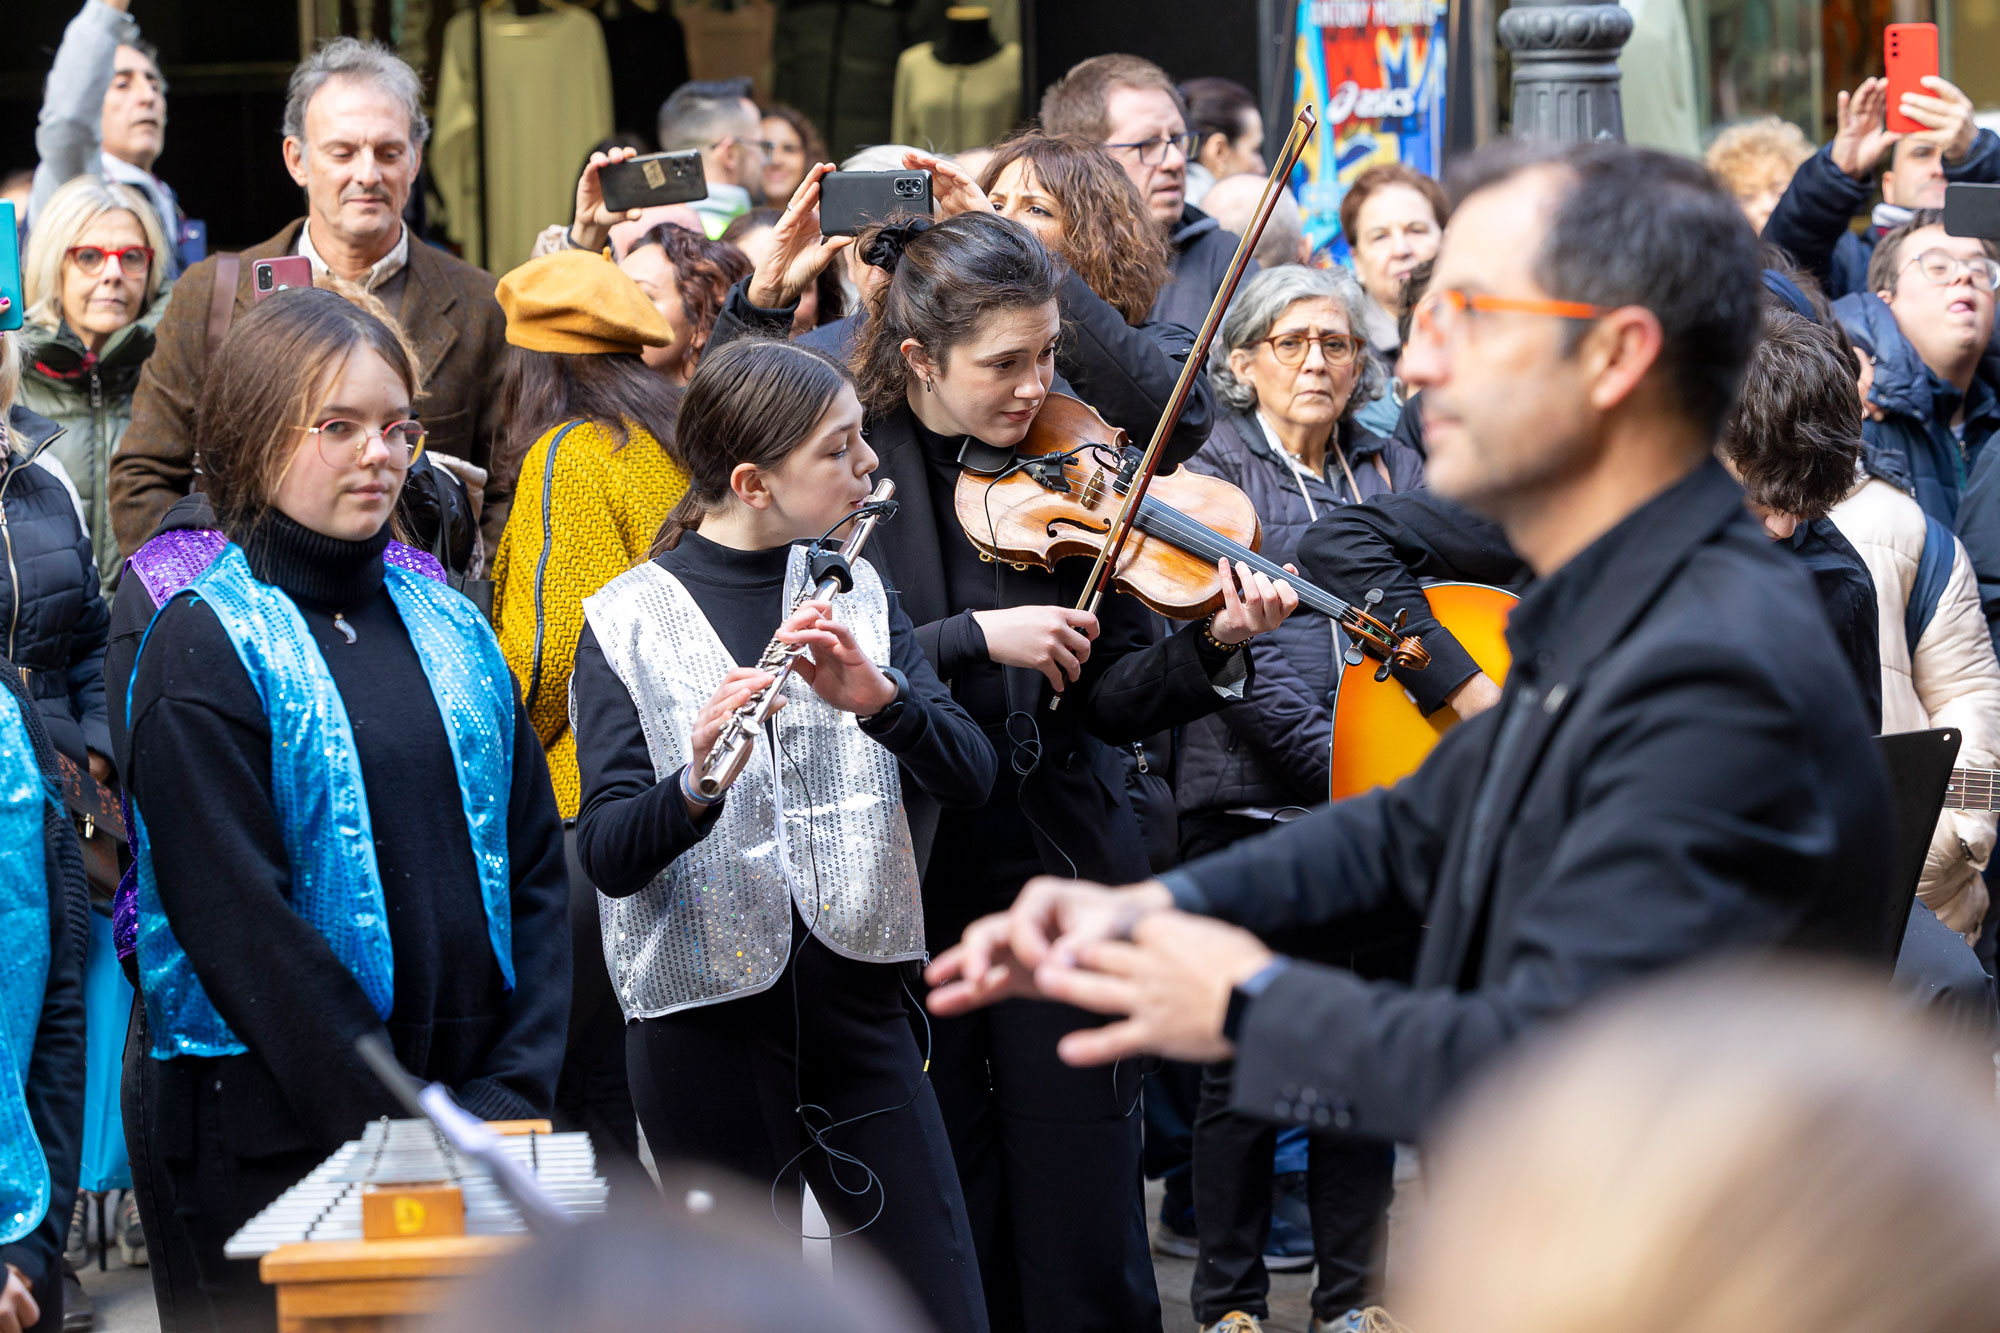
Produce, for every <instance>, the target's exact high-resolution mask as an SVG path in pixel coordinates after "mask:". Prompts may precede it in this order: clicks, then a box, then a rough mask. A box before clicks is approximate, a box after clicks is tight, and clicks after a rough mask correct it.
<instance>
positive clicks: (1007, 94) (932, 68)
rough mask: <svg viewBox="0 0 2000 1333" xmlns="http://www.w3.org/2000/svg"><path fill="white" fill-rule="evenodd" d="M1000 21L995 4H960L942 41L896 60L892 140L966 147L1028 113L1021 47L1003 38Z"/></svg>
mask: <svg viewBox="0 0 2000 1333" xmlns="http://www.w3.org/2000/svg"><path fill="white" fill-rule="evenodd" d="M993 27H994V25H993V11H992V10H991V9H989V8H988V7H987V6H985V5H954V6H952V7H951V8H950V9H947V10H946V11H945V27H944V31H943V32H942V33H940V34H939V36H938V39H937V40H936V41H935V42H925V43H923V44H922V45H920V46H913V47H911V48H910V49H909V50H907V51H905V52H903V54H902V56H901V58H900V59H898V60H897V62H896V91H895V107H894V116H893V119H892V123H891V126H890V138H891V139H893V140H894V141H895V142H897V143H911V144H920V145H922V146H924V147H926V148H929V149H931V150H932V151H934V152H939V153H958V152H963V151H964V150H965V149H968V148H976V147H979V146H981V145H983V144H990V143H992V142H994V141H995V140H997V139H1000V138H1002V137H1004V136H1005V135H1006V134H1007V132H1008V131H1009V130H1011V129H1013V128H1014V125H1015V122H1016V120H1017V119H1018V118H1019V116H1020V113H1021V46H1020V43H1018V42H1006V43H1004V44H1003V43H1002V42H1001V41H1000V39H999V37H998V36H996V35H995V33H994V30H993Z"/></svg>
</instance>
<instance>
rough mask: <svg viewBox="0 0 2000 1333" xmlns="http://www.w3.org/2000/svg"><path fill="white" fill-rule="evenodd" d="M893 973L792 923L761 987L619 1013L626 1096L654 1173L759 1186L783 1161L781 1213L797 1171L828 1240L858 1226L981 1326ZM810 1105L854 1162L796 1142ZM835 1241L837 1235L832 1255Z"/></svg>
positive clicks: (930, 1306) (954, 1193) (932, 1296)
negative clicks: (627, 1017)
mask: <svg viewBox="0 0 2000 1333" xmlns="http://www.w3.org/2000/svg"><path fill="white" fill-rule="evenodd" d="M794 926H795V932H796V931H797V930H802V929H803V927H801V926H799V925H798V923H797V922H796V919H795V921H794ZM903 973H904V968H903V967H902V966H900V965H891V964H883V963H869V962H860V961H857V960H855V959H851V958H844V957H842V956H841V955H839V954H837V953H835V952H834V951H833V950H831V949H829V948H827V947H826V946H825V945H823V944H821V943H820V942H819V941H818V940H817V939H813V938H808V939H806V941H805V943H804V944H803V946H800V945H798V944H797V941H796V934H795V942H794V958H793V961H792V963H791V965H790V966H788V967H787V968H786V969H785V973H784V975H783V976H781V977H780V978H779V979H778V981H777V983H776V984H775V985H773V986H771V987H770V988H769V989H767V990H764V991H761V992H759V993H758V994H755V995H747V996H743V997H742V998H740V999H733V1000H726V1001H723V1002H722V1003H720V1004H712V1005H704V1006H702V1007H701V1008H698V1009H688V1010H683V1011H681V1012H680V1013H676V1014H668V1015H666V1016H665V1017H662V1018H647V1019H640V1020H639V1021H637V1022H635V1023H632V1024H629V1025H628V1026H627V1029H626V1050H627V1055H628V1060H627V1070H628V1072H629V1074H630V1077H631V1084H632V1097H633V1101H634V1102H635V1103H636V1105H637V1108H638V1113H639V1123H640V1125H642V1126H643V1127H644V1128H645V1131H646V1142H647V1143H648V1145H650V1147H651V1148H652V1151H653V1156H654V1158H655V1160H657V1161H658V1162H659V1163H660V1166H661V1170H662V1172H663V1173H664V1172H667V1171H671V1170H672V1169H673V1163H674V1159H677V1158H678V1159H691V1160H693V1161H695V1162H707V1163H713V1164H715V1165H719V1166H722V1167H725V1168H727V1169H728V1170H730V1171H732V1172H735V1173H736V1174H737V1175H740V1176H743V1177H744V1178H746V1179H747V1180H749V1181H750V1182H751V1183H752V1184H753V1185H758V1186H764V1187H769V1186H770V1185H771V1183H772V1182H773V1181H774V1180H779V1177H780V1173H781V1172H783V1173H784V1175H783V1179H782V1180H781V1181H780V1186H781V1188H780V1190H779V1195H780V1199H781V1202H780V1203H779V1205H778V1211H779V1216H780V1217H781V1218H782V1219H784V1222H785V1224H786V1225H788V1226H789V1225H795V1224H796V1220H797V1218H798V1216H799V1206H800V1195H799V1191H798V1180H799V1176H800V1173H801V1172H803V1174H804V1177H805V1179H806V1180H807V1181H809V1182H810V1183H811V1185H812V1190H813V1195H814V1197H815V1198H817V1199H818V1200H819V1202H820V1206H821V1208H822V1210H823V1211H824V1212H825V1214H826V1216H827V1219H828V1221H829V1222H830V1223H831V1224H832V1227H833V1234H834V1235H835V1236H836V1237H839V1236H840V1235H841V1234H842V1233H843V1232H846V1231H850V1230H852V1229H854V1228H856V1227H864V1226H865V1230H862V1231H861V1232H860V1233H859V1236H858V1239H859V1240H861V1241H863V1242H866V1243H867V1244H868V1245H870V1246H871V1247H872V1248H873V1249H874V1250H875V1251H876V1252H877V1253H878V1254H879V1255H880V1256H881V1258H882V1259H883V1260H885V1261H886V1262H887V1263H888V1264H889V1265H890V1266H891V1267H892V1268H893V1269H894V1270H895V1271H896V1272H897V1273H898V1274H899V1275H900V1276H901V1277H902V1279H903V1280H904V1281H905V1282H906V1283H908V1284H909V1286H910V1288H911V1290H912V1291H913V1292H914V1293H915V1295H916V1297H917V1299H918V1301H919V1302H920V1303H921V1304H922V1306H923V1308H924V1309H925V1311H926V1312H928V1314H929V1315H930V1317H931V1319H932V1320H933V1321H934V1322H935V1323H936V1324H937V1326H938V1328H939V1329H940V1330H953V1331H954V1333H955V1331H956V1330H961V1329H964V1330H973V1331H974V1333H983V1330H985V1328H986V1306H985V1300H984V1297H983V1296H982V1295H981V1292H980V1286H979V1268H978V1265H977V1262H976V1261H975V1258H974V1254H973V1242H972V1231H971V1227H970V1225H969V1223H968V1221H967V1218H966V1210H965V1200H964V1197H963V1196H962V1195H961V1194H960V1193H959V1187H958V1178H957V1175H956V1174H955V1172H954V1171H953V1168H952V1161H951V1147H950V1143H949V1140H948V1139H947V1137H946V1135H945V1129H944V1123H943V1121H942V1120H941V1119H940V1118H939V1114H938V1102H937V1097H936V1095H935V1093H934V1092H933V1091H932V1088H931V1085H930V1083H929V1082H928V1081H927V1080H926V1079H925V1077H924V1072H923V1053H922V1052H921V1051H920V1050H919V1049H918V1046H917V1040H916V1037H915V1036H914V1035H913V1033H912V1031H911V1027H910V1017H909V1013H908V1010H907V1008H906V1006H905V1004H904V999H903ZM801 1106H804V1107H805V1108H806V1110H805V1111H804V1112H803V1113H802V1112H801V1111H800V1110H799V1108H800V1107H801ZM807 1117H810V1118H811V1120H812V1123H813V1124H814V1125H815V1126H816V1127H818V1128H821V1129H822V1130H824V1131H825V1133H824V1136H823V1137H824V1142H825V1143H826V1145H827V1147H829V1148H832V1149H836V1150H838V1151H839V1152H840V1153H842V1154H847V1155H851V1156H852V1157H853V1158H854V1159H857V1160H856V1161H849V1160H845V1159H844V1158H843V1159H841V1160H835V1159H834V1158H832V1157H831V1156H829V1154H828V1153H827V1152H825V1151H822V1150H821V1149H819V1148H818V1147H813V1148H812V1149H811V1151H802V1150H804V1149H806V1148H807V1147H808V1146H809V1144H810V1142H811V1140H810V1136H809V1135H808V1132H807V1128H806V1118H807ZM829 1126H832V1128H827V1127H829ZM864 1167H865V1168H866V1169H865V1170H864ZM871 1173H872V1174H871ZM871 1218H872V1219H873V1220H872V1221H871V1220H870V1219H871ZM848 1243H849V1244H851V1243H852V1242H848ZM841 1252H842V1247H841V1245H839V1244H836V1245H835V1247H834V1255H835V1261H836V1262H838V1261H839V1256H840V1254H841Z"/></svg>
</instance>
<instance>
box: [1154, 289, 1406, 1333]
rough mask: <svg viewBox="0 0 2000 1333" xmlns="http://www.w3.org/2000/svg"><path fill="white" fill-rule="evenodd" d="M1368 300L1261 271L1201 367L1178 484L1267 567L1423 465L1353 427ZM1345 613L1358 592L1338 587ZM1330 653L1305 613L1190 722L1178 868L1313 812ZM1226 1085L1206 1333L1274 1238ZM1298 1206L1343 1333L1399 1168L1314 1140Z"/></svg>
mask: <svg viewBox="0 0 2000 1333" xmlns="http://www.w3.org/2000/svg"><path fill="white" fill-rule="evenodd" d="M1367 299H1368V298H1367V297H1366V296H1365V295H1364V294H1363V292H1362V289H1361V286H1360V284H1359V283H1358V282H1356V281H1355V279H1354V277H1353V276H1352V275H1351V274H1349V273H1348V272H1347V271H1346V270H1345V269H1308V268H1301V267H1298V266H1296V265H1286V266H1285V267H1282V268H1274V269H1266V270H1264V271H1263V272H1262V273H1259V274H1258V275H1257V276H1256V277H1254V278H1252V279H1250V281H1248V282H1246V283H1245V284H1243V288H1242V290H1241V291H1240V292H1238V293H1237V296H1236V300H1235V303H1234V304H1232V305H1231V306H1230V308H1229V313H1228V314H1227V315H1226V316H1225V317H1224V319H1223V321H1222V331H1221V335H1220V337H1219V338H1218V339H1217V341H1216V344H1215V347H1214V350H1213V351H1212V352H1211V353H1210V358H1209V368H1208V373H1209V381H1210V383H1211V384H1212V385H1213V386H1214V389H1215V396H1216V398H1217V400H1218V403H1217V405H1218V408H1219V409H1223V410H1224V412H1225V414H1224V415H1223V416H1221V418H1220V419H1219V420H1218V421H1217V422H1216V425H1215V430H1214V432H1213V433H1212V434H1211V435H1210V436H1209V440H1208V443H1207V445H1206V446H1204V447H1203V449H1202V451H1201V452H1200V453H1199V454H1197V455H1195V457H1194V458H1193V459H1192V460H1190V461H1189V463H1188V464H1187V466H1188V467H1190V468H1192V469H1194V470H1195V471H1197V472H1206V473H1209V474H1211V475H1213V476H1218V477H1222V478H1223V479H1225V480H1227V481H1230V482H1232V483H1234V484H1235V485H1237V486H1238V487H1241V488H1242V489H1243V490H1244V491H1246V492H1247V493H1248V494H1249V496H1250V498H1251V500H1252V502H1253V503H1254V504H1255V505H1256V508H1257V517H1258V519H1259V520H1260V521H1261V523H1262V524H1263V529H1264V540H1263V548H1262V550H1263V553H1264V554H1265V555H1266V556H1269V557H1270V558H1271V559H1272V560H1275V561H1277V562H1279V563H1280V564H1284V563H1286V562H1289V561H1291V560H1292V559H1293V558H1294V556H1295V554H1296V552H1297V550H1298V544H1299V538H1300V536H1301V535H1302V534H1303V533H1304V531H1305V529H1306V526H1307V525H1308V524H1310V523H1311V522H1313V520H1315V519H1317V518H1319V517H1321V516H1322V515H1325V514H1327V513H1329V512H1330V511H1332V510H1333V509H1335V508H1337V507H1339V506H1341V505H1345V504H1353V503H1355V502H1356V501H1358V500H1365V499H1368V498H1369V497H1371V496H1375V495H1381V494H1384V493H1387V492H1390V491H1405V490H1409V489H1411V488H1412V487H1416V486H1420V485H1422V484H1423V459H1422V458H1421V457H1420V456H1419V455H1418V454H1417V453H1416V452H1415V451H1414V450H1411V449H1409V448H1408V447H1406V446H1404V445H1402V444H1399V443H1396V442H1394V441H1391V440H1386V439H1383V438H1381V437H1379V436H1375V435H1370V434H1368V433H1367V432H1366V431H1364V430H1362V429H1360V428H1359V427H1358V426H1356V425H1355V424H1354V420H1353V414H1354V411H1355V409H1356V408H1357V407H1359V406H1360V405H1361V404H1362V403H1363V402H1365V401H1367V400H1369V399H1372V398H1374V397H1375V396H1376V395H1377V394H1379V393H1381V391H1382V386H1383V381H1384V379H1385V377H1386V372H1385V371H1384V369H1383V367H1382V363H1381V362H1380V361H1379V360H1378V359H1377V358H1376V356H1375V354H1374V353H1373V352H1372V351H1370V350H1369V347H1368V344H1367V341H1366V339H1365V337H1364V336H1363V333H1362V329H1363V322H1362V321H1363V312H1364V311H1365V310H1366V308H1367V305H1366V303H1367ZM1332 591H1334V592H1335V593H1337V594H1339V595H1341V596H1347V597H1353V596H1359V595H1360V594H1361V593H1363V592H1365V591H1366V590H1365V589H1358V588H1336V589H1333V590H1332ZM1342 647H1343V645H1342V644H1341V642H1340V636H1339V633H1338V631H1336V630H1335V628H1334V627H1333V624H1332V623H1331V622H1330V621H1327V620H1324V619H1321V618H1319V617H1317V616H1314V615H1312V614H1311V613H1310V612H1307V611H1305V610H1304V609H1303V608H1302V609H1301V610H1300V612H1299V613H1298V614H1296V615H1294V616H1292V617H1291V619H1289V620H1287V621H1286V622H1285V623H1284V624H1282V625H1280V626H1279V627H1278V628H1277V629H1275V630H1273V631H1272V632H1271V633H1269V634H1265V635H1260V636H1259V637H1257V638H1255V639H1252V640H1251V641H1250V646H1249V648H1248V650H1247V651H1248V652H1249V653H1250V654H1251V656H1252V658H1253V659H1254V668H1255V670H1254V684H1253V685H1252V686H1251V688H1250V690H1249V691H1248V693H1247V694H1246V696H1245V698H1244V699H1243V700H1242V701H1241V702H1239V703H1236V704H1232V705H1230V706H1229V707H1227V708H1224V709H1223V710H1222V711H1221V712H1219V713H1215V714H1213V715H1211V716H1209V717H1205V718H1201V719H1199V720H1197V721H1195V722H1192V723H1189V724H1188V727H1187V730H1186V732H1185V739H1184V741H1183V744H1182V750H1181V757H1180V778H1179V781H1178V783H1177V784H1176V792H1175V795H1176V802H1177V804H1178V806H1179V809H1180V834H1181V844H1180V852H1181V855H1182V857H1183V858H1193V857H1196V856H1201V855H1205V854H1206V853H1208V852H1212V851H1215V850H1216V849H1218V848H1221V847H1225V846H1227V845H1229V844H1230V843H1233V842H1236V841H1237V840H1239V839H1241V838H1246V837H1250V836H1253V835H1255V834H1257V833H1260V832H1263V831H1264V830H1266V829H1269V828H1272V827H1274V826H1275V825H1276V824H1278V823H1280V822H1282V821H1284V820H1286V819H1289V818H1291V817H1292V816H1294V815H1297V814H1303V813H1304V812H1305V810H1306V809H1307V808H1309V807H1311V806H1314V805H1317V804H1319V803H1321V802H1323V801H1324V800H1326V793H1327V777H1328V747H1329V745H1330V744H1331V741H1332V733H1333V710H1332V705H1331V702H1330V701H1331V700H1332V698H1333V691H1334V687H1335V685H1336V684H1337V683H1338V680H1339V671H1340V667H1341V661H1340V653H1341V649H1342ZM1413 942H1414V941H1413V938H1407V939H1406V938H1395V939H1391V938H1389V937H1388V936H1386V935H1385V937H1384V940H1383V942H1382V943H1380V944H1378V945H1377V946H1376V947H1375V948H1374V949H1373V950H1372V951H1371V950H1359V949H1358V950H1356V951H1355V953H1354V954H1353V956H1351V957H1343V958H1342V959H1341V960H1340V961H1341V962H1342V963H1343V964H1346V965H1348V966H1352V967H1354V968H1355V969H1356V970H1357V971H1359V972H1361V973H1362V975H1364V976H1374V975H1382V974H1384V973H1385V972H1387V971H1388V970H1390V969H1393V968H1394V967H1395V966H1396V964H1397V961H1398V959H1399V958H1400V957H1401V956H1402V954H1403V953H1404V952H1405V951H1406V950H1407V949H1408V948H1409V947H1410V946H1411V945H1412V944H1413ZM1230 1073H1231V1069H1230V1066H1229V1065H1228V1064H1227V1063H1224V1064H1219V1065H1214V1066H1211V1067H1209V1068H1208V1069H1205V1070H1204V1071H1203V1074H1202V1090H1201V1108H1200V1112H1199V1114H1198V1115H1197V1117H1196V1120H1195V1130H1194V1220H1195V1230H1196V1232H1197V1234H1198V1236H1199V1244H1200V1246H1201V1256H1200V1262H1199V1263H1197V1264H1196V1265H1195V1278H1194V1289H1193V1292H1192V1293H1191V1297H1192V1302H1193V1306H1194V1314H1195V1318H1196V1319H1197V1320H1198V1321H1199V1322H1200V1323H1201V1324H1202V1325H1203V1326H1204V1327H1209V1326H1217V1325H1219V1326H1221V1327H1224V1328H1238V1327H1241V1328H1246V1329H1247V1328H1253V1327H1255V1324H1253V1323H1251V1322H1249V1321H1247V1320H1240V1319H1239V1322H1238V1323H1237V1324H1230V1323H1228V1322H1227V1321H1228V1320H1229V1318H1230V1316H1232V1315H1239V1316H1241V1315H1248V1316H1252V1317H1253V1318H1255V1319H1262V1318H1264V1317H1265V1316H1266V1314H1267V1309H1266V1304H1265V1300H1266V1293H1267V1292H1268V1290H1269V1286H1270V1281H1269V1277H1268V1275H1267V1274H1266V1272H1265V1268H1264V1262H1263V1258H1262V1254H1263V1250H1264V1241H1265V1236H1266V1234H1267V1232H1268V1230H1269V1227H1270V1205H1271V1176H1272V1157H1271V1154H1272V1147H1273V1143H1274V1140H1275V1136H1276V1133H1277V1131H1276V1130H1275V1129H1274V1128H1272V1127H1271V1126H1269V1125H1266V1124H1263V1123H1261V1122H1259V1121H1255V1120H1250V1119H1247V1118H1245V1117H1243V1116H1239V1115H1235V1114H1232V1113H1231V1112H1230V1111H1229V1110H1228V1105H1229V1084H1230ZM1309 1151H1310V1169H1309V1171H1308V1177H1307V1199H1308V1202H1309V1204H1310V1207H1311V1210H1312V1214H1313V1226H1312V1230H1313V1248H1314V1258H1315V1260H1316V1262H1317V1264H1318V1269H1319V1274H1318V1283H1317V1286H1316V1287H1315V1289H1314V1291H1313V1296H1312V1304H1313V1313H1314V1315H1315V1316H1316V1318H1315V1321H1314V1325H1313V1326H1314V1327H1315V1328H1318V1327H1321V1326H1322V1322H1324V1324H1325V1326H1328V1327H1333V1326H1338V1324H1339V1320H1340V1317H1341V1316H1342V1315H1344V1314H1345V1313H1346V1312H1347V1311H1348V1310H1350V1309H1359V1308H1361V1307H1364V1306H1366V1305H1367V1304H1368V1303H1369V1300H1370V1298H1371V1297H1372V1295H1373V1291H1374V1288H1375V1287H1376V1286H1377V1285H1379V1283H1378V1274H1376V1272H1375V1270H1374V1267H1373V1260H1372V1254H1373V1251H1374V1242H1375V1233H1376V1230H1377V1228H1378V1226H1379V1223H1380V1221H1381V1217H1382V1212H1383V1210H1384V1209H1385V1208H1386V1207H1387V1205H1388V1199H1389V1194H1390V1189H1391V1180H1390V1174H1391V1169H1392V1167H1393V1165H1394V1161H1393V1157H1392V1155H1391V1153H1390V1150H1389V1149H1388V1148H1387V1147H1386V1146H1384V1145H1378V1144H1366V1143H1361V1142H1358V1141H1334V1140H1318V1141H1314V1142H1313V1143H1312V1144H1311V1146H1310V1150H1309Z"/></svg>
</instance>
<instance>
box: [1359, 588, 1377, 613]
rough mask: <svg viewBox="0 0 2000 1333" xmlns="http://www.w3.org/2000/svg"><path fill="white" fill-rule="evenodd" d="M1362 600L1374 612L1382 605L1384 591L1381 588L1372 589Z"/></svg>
mask: <svg viewBox="0 0 2000 1333" xmlns="http://www.w3.org/2000/svg"><path fill="white" fill-rule="evenodd" d="M1361 600H1362V601H1364V602H1366V603H1367V604H1368V609H1369V610H1370V611H1373V610H1374V609H1375V608H1376V607H1378V606H1380V605H1381V604H1382V590H1381V589H1380V588H1370V589H1369V590H1368V592H1367V594H1366V595H1365V596H1364V597H1362V599H1361Z"/></svg>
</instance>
